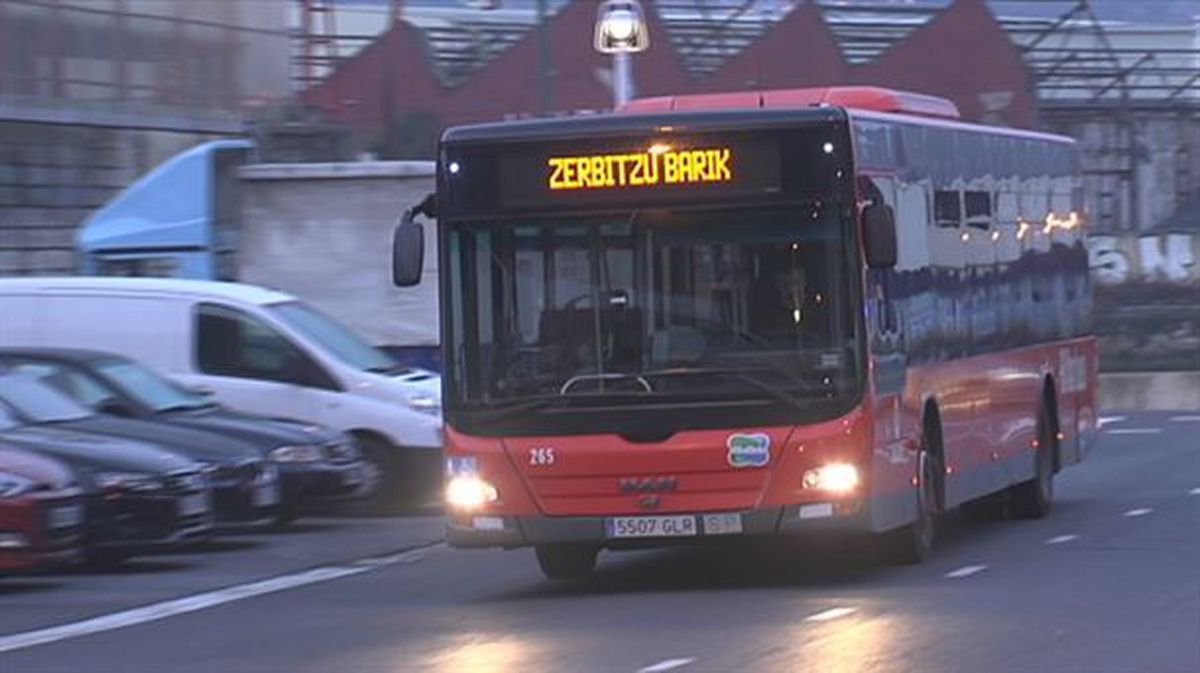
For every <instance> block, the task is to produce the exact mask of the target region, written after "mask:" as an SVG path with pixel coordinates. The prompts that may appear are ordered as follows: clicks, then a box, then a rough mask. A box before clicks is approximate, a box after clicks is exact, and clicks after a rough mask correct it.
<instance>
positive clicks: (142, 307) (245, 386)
mask: <svg viewBox="0 0 1200 673" xmlns="http://www.w3.org/2000/svg"><path fill="white" fill-rule="evenodd" d="M0 346H46V347H64V348H70V347H76V348H88V349H95V350H101V351H108V352H112V353H118V354H121V355H125V356H127V357H130V358H132V359H135V360H138V361H141V362H143V363H145V364H147V365H150V366H151V367H154V368H156V369H158V370H159V371H161V372H163V373H165V374H167V375H168V376H170V377H172V378H173V379H175V380H176V381H178V382H180V383H181V384H183V385H185V386H187V387H189V388H193V389H196V390H199V391H202V392H208V393H211V394H212V395H213V396H214V397H215V399H216V400H217V401H219V402H221V403H223V404H224V405H226V406H228V407H231V408H233V409H238V410H241V411H245V412H249V413H254V414H261V415H264V416H272V417H279V418H291V419H299V420H303V421H307V422H311V423H319V424H322V425H327V426H330V427H334V428H337V429H339V430H343V431H345V432H349V433H351V434H353V435H354V436H355V437H357V438H358V440H359V444H360V446H361V447H362V449H363V453H364V454H366V457H367V458H368V459H369V460H371V461H372V462H374V463H375V464H376V465H379V466H380V467H381V468H382V470H383V475H382V476H383V483H382V484H381V488H380V493H381V496H383V497H386V496H387V495H388V494H389V493H390V494H395V493H397V490H398V489H405V490H401V491H400V492H411V491H410V490H407V489H413V488H415V489H417V490H421V491H424V490H426V489H427V488H429V489H432V488H435V487H436V485H437V484H439V483H440V477H441V457H440V454H441V451H440V449H441V441H442V431H441V428H442V422H441V380H440V378H439V377H438V376H437V375H435V374H432V373H430V372H426V371H422V370H414V369H408V368H405V367H403V366H401V365H399V364H397V363H396V362H395V361H394V360H392V358H391V357H390V356H388V355H387V354H385V353H383V352H382V351H380V350H378V349H376V348H375V347H374V346H371V345H370V344H368V343H367V342H366V341H365V340H363V339H362V338H361V337H359V336H358V335H357V334H355V333H354V332H352V331H351V330H349V329H348V328H346V327H345V326H343V325H341V324H340V323H338V322H337V321H335V320H333V319H332V318H330V317H328V316H326V315H324V314H322V313H320V312H318V311H317V310H315V309H313V308H312V307H310V306H308V305H306V304H305V303H303V302H301V301H299V300H297V299H296V298H295V297H292V296H289V295H286V294H283V293H280V292H275V291H272V290H267V289H263V288H260V287H255V286H252V285H241V284H236V283H220V282H211V281H199V280H180V279H165V278H7V279H0Z"/></svg>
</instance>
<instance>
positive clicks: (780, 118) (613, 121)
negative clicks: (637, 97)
mask: <svg viewBox="0 0 1200 673" xmlns="http://www.w3.org/2000/svg"><path fill="white" fill-rule="evenodd" d="M748 112H749V113H751V114H749V115H747V113H748ZM845 118H846V113H845V111H844V110H840V109H838V108H832V107H825V108H818V107H808V108H792V109H773V110H753V111H751V110H746V109H740V108H739V109H722V110H698V111H693V110H688V111H680V112H672V111H654V112H646V113H637V112H635V113H630V114H598V115H579V116H574V117H547V118H541V119H522V120H516V121H503V122H487V123H483V124H468V125H465V126H453V127H450V128H448V129H446V131H445V133H443V134H442V141H443V142H482V141H493V140H496V141H508V140H511V141H520V140H539V139H561V138H567V137H572V136H576V137H586V136H604V135H612V136H617V135H621V134H626V133H637V134H641V133H646V132H648V131H655V132H662V133H670V132H676V131H678V132H685V131H687V130H689V127H694V126H703V128H704V130H706V131H707V130H717V129H721V128H726V129H729V130H738V129H744V128H747V125H748V124H749V125H753V126H764V127H769V126H783V125H787V124H794V123H796V122H805V121H809V122H821V121H827V122H830V121H839V120H845Z"/></svg>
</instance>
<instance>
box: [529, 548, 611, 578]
mask: <svg viewBox="0 0 1200 673" xmlns="http://www.w3.org/2000/svg"><path fill="white" fill-rule="evenodd" d="M534 551H535V552H536V553H537V561H538V567H540V568H541V569H542V574H543V575H545V576H546V578H547V579H552V580H573V579H580V578H583V577H587V576H588V575H590V574H591V573H592V571H593V570H595V569H596V556H597V555H598V554H599V553H600V550H599V549H597V548H595V547H591V546H586V545H572V544H551V545H538V546H537V547H536V548H535V549H534Z"/></svg>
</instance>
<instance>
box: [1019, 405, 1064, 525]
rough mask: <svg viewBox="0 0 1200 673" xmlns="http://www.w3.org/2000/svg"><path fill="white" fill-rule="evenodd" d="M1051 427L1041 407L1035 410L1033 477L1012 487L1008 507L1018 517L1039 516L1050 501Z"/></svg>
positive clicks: (1053, 446) (1052, 465)
mask: <svg viewBox="0 0 1200 673" xmlns="http://www.w3.org/2000/svg"><path fill="white" fill-rule="evenodd" d="M1055 448H1056V441H1055V431H1054V429H1053V425H1052V423H1051V422H1050V418H1049V415H1048V414H1047V413H1046V410H1045V408H1043V409H1042V410H1041V411H1039V412H1038V420H1037V455H1036V457H1035V458H1034V472H1033V479H1030V480H1029V481H1023V482H1021V483H1019V484H1017V485H1016V486H1013V487H1012V490H1011V491H1010V494H1011V501H1010V502H1011V507H1010V511H1011V512H1012V514H1013V516H1015V517H1017V518H1021V519H1041V518H1044V517H1045V516H1046V515H1047V514H1049V513H1050V508H1051V506H1052V505H1053V504H1054V452H1055Z"/></svg>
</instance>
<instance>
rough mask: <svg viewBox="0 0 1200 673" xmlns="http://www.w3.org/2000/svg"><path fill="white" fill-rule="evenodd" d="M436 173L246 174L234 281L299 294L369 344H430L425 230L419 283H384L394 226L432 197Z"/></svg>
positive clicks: (277, 170)
mask: <svg viewBox="0 0 1200 673" xmlns="http://www.w3.org/2000/svg"><path fill="white" fill-rule="evenodd" d="M433 170H434V168H433V163H432V162H423V161H398V162H369V163H351V164H275V165H272V164H259V165H251V166H246V167H243V168H242V171H241V187H242V190H241V213H242V218H241V219H242V224H241V234H240V241H241V244H240V246H239V251H238V259H239V268H238V274H239V278H240V279H241V280H242V281H244V282H247V283H252V284H255V285H264V286H267V287H272V288H276V289H279V290H283V291H285V292H289V293H291V294H295V295H297V296H300V297H303V298H304V300H305V301H307V302H309V303H311V304H313V305H314V306H317V307H318V308H320V309H322V310H323V311H325V312H326V313H329V314H330V315H332V316H334V317H336V318H338V319H340V320H342V321H343V322H345V323H346V324H348V325H350V326H351V327H353V328H354V329H356V330H358V331H359V333H361V334H363V335H365V336H367V338H369V339H370V340H371V341H373V342H375V343H379V344H399V345H406V346H409V345H411V346H425V345H429V346H432V345H436V344H437V343H438V341H439V339H438V332H437V329H438V327H437V325H438V306H437V296H438V295H437V246H436V238H435V230H434V227H433V225H432V223H430V222H427V223H426V227H425V233H426V249H425V279H424V280H423V281H422V283H421V284H420V285H418V286H417V287H414V288H404V289H400V288H396V287H394V286H393V285H392V282H391V238H392V228H393V226H394V225H395V223H396V221H397V219H398V218H399V216H400V214H401V212H403V210H404V209H406V208H408V207H410V206H412V205H414V204H416V203H417V202H419V201H420V200H421V199H422V198H423V197H424V196H425V195H426V194H428V193H429V192H431V191H433V188H434V183H433Z"/></svg>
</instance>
